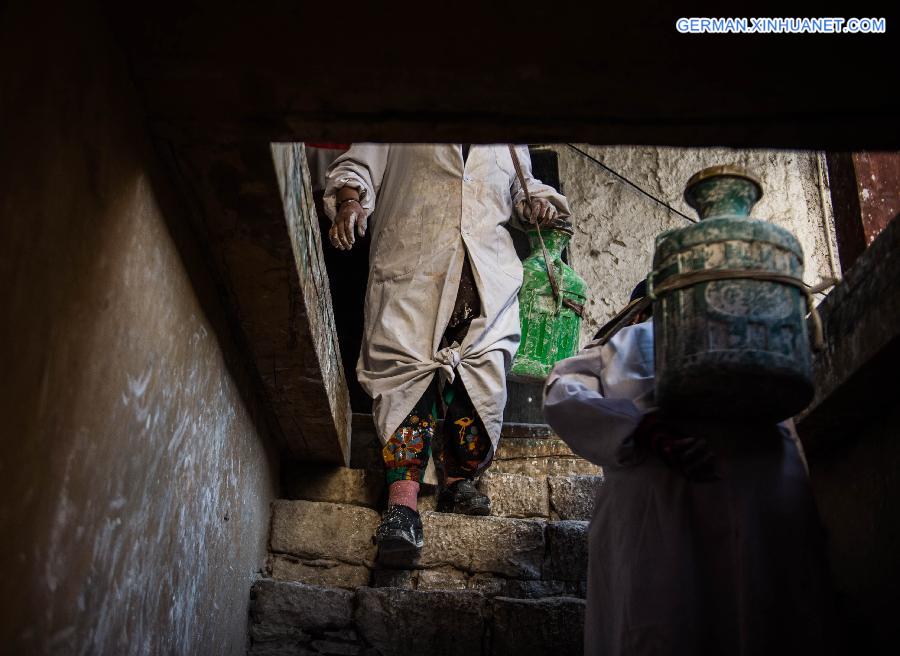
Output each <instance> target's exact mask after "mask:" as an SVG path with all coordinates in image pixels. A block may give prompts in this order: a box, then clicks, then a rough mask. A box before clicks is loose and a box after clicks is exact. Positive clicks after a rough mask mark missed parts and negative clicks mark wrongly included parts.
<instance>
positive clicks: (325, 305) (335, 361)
mask: <svg viewBox="0 0 900 656" xmlns="http://www.w3.org/2000/svg"><path fill="white" fill-rule="evenodd" d="M160 145H161V150H162V151H163V152H164V154H165V155H166V159H168V160H169V165H170V169H171V170H172V171H173V173H174V176H175V178H176V180H177V182H178V184H179V186H180V187H181V189H182V192H183V196H184V198H185V199H186V200H188V202H189V203H190V205H191V206H192V209H193V212H192V213H191V214H192V217H193V220H194V224H195V227H196V228H197V230H198V232H199V233H200V235H201V237H202V239H205V240H206V241H207V243H208V246H209V252H210V255H211V261H212V268H213V270H214V273H215V275H216V278H217V279H218V281H219V284H220V286H221V295H222V296H223V298H224V299H225V302H226V304H227V306H228V307H230V310H231V314H232V316H233V317H234V318H235V320H236V323H237V324H238V327H239V331H240V333H241V334H242V335H243V338H244V340H245V343H246V349H245V350H246V352H247V353H248V356H249V357H250V359H251V360H252V368H253V369H255V370H256V372H257V374H258V376H259V381H260V385H261V387H262V390H263V396H264V397H265V399H266V402H267V407H268V410H269V412H270V418H271V419H272V420H274V423H275V424H276V427H277V429H278V430H277V432H279V433H280V436H281V438H282V441H283V444H284V446H285V448H286V450H287V451H288V452H289V453H290V455H291V456H293V457H295V458H299V459H303V460H313V461H322V462H332V463H337V464H347V463H348V462H349V457H350V446H349V440H350V403H349V396H348V393H347V384H346V381H345V379H344V373H343V369H342V368H341V364H340V357H339V353H338V347H337V337H336V333H335V328H334V317H333V315H332V312H331V294H330V292H329V289H328V280H327V275H326V273H325V265H324V261H323V259H322V248H321V243H320V238H319V226H318V222H317V218H316V215H315V209H314V207H313V206H312V195H311V193H309V172H308V171H307V169H306V163H305V158H304V155H303V151H302V145H298V146H275V147H272V146H270V144H268V143H264V142H262V143H251V144H248V143H212V142H206V143H200V142H196V141H195V142H192V143H172V142H162V143H161V144H160Z"/></svg>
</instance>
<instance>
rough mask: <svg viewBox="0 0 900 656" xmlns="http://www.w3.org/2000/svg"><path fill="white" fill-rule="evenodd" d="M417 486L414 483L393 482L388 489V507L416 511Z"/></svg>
mask: <svg viewBox="0 0 900 656" xmlns="http://www.w3.org/2000/svg"><path fill="white" fill-rule="evenodd" d="M418 496H419V484H418V483H416V482H415V481H394V482H393V483H391V484H390V486H389V487H388V506H406V507H407V508H412V509H413V510H415V509H416V501H417V499H418Z"/></svg>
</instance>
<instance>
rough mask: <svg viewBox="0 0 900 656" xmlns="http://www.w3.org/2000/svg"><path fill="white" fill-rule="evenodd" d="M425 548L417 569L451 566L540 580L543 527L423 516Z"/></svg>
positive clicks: (517, 521)
mask: <svg viewBox="0 0 900 656" xmlns="http://www.w3.org/2000/svg"><path fill="white" fill-rule="evenodd" d="M422 523H423V527H424V530H425V547H424V548H423V549H422V553H421V555H420V557H419V561H418V566H419V567H421V568H425V569H430V568H434V567H443V566H446V565H449V566H451V567H455V568H456V569H460V570H464V571H466V572H470V573H474V572H487V573H493V574H500V575H501V576H508V577H511V578H523V579H539V578H540V577H541V561H542V560H543V556H544V527H543V523H542V522H540V521H538V520H527V519H508V518H505V517H467V516H464V515H451V514H445V513H432V512H429V513H425V514H424V515H423V516H422Z"/></svg>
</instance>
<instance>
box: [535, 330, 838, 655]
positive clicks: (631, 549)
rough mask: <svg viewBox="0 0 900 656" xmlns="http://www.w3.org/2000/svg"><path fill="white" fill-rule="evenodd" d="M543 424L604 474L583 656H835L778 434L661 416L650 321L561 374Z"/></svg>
mask: <svg viewBox="0 0 900 656" xmlns="http://www.w3.org/2000/svg"><path fill="white" fill-rule="evenodd" d="M601 332H602V331H601ZM544 412H545V415H546V418H547V421H548V423H549V424H550V426H552V427H553V429H554V430H555V432H556V433H557V434H558V435H559V436H560V437H561V438H562V439H563V440H565V441H566V442H567V443H568V445H569V446H570V447H571V448H572V450H573V451H574V452H575V453H576V454H578V455H580V456H582V457H584V458H586V459H588V460H590V461H591V462H593V463H596V464H598V465H601V466H602V467H603V471H604V475H605V478H604V482H603V484H602V485H601V486H600V488H599V489H598V491H597V493H596V497H595V509H594V514H593V518H592V520H591V523H590V527H589V540H588V549H589V565H588V590H587V610H586V615H585V635H584V640H585V654H588V655H591V656H601V655H602V656H625V655H628V656H634V655H650V654H652V655H672V656H675V655H683V654H692V655H701V654H709V655H712V654H729V655H731V654H782V653H784V654H823V653H832V648H833V645H834V643H833V641H832V639H831V637H830V636H831V634H832V628H833V623H832V618H833V605H832V604H833V598H832V593H831V588H830V584H829V576H828V572H827V566H826V562H825V551H824V530H823V528H822V526H821V523H820V520H819V517H818V514H817V510H816V507H815V503H814V501H813V497H812V494H811V490H810V485H809V481H808V477H807V472H806V470H805V467H804V463H803V461H802V460H801V455H800V452H799V450H798V448H797V444H796V442H795V440H794V439H793V438H792V437H791V435H790V434H789V433H788V431H787V430H786V429H785V427H784V426H781V425H764V424H758V425H751V424H743V425H742V424H739V423H736V422H735V423H724V422H721V421H718V422H713V421H702V420H693V419H690V418H687V419H679V420H675V419H672V418H669V417H666V416H664V415H663V414H662V413H661V412H660V411H659V409H658V408H657V407H656V405H655V401H654V349H653V326H652V321H651V320H646V321H643V322H641V323H637V324H636V325H631V326H628V327H626V328H624V329H622V330H621V331H620V332H618V333H617V334H615V335H614V336H613V337H612V339H610V340H609V341H608V343H606V344H601V343H600V342H599V341H598V340H595V341H594V342H592V343H590V344H588V346H587V347H585V348H584V350H582V351H581V352H580V353H578V354H577V355H576V356H574V357H572V358H569V359H566V360H562V361H560V362H559V363H557V365H556V366H555V368H554V369H553V371H552V373H551V375H550V377H549V378H548V380H547V382H546V386H545V391H544Z"/></svg>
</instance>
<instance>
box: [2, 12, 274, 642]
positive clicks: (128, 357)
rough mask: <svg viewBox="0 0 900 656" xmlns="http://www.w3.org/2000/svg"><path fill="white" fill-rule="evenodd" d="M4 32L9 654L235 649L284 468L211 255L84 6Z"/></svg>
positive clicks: (9, 21)
mask: <svg viewBox="0 0 900 656" xmlns="http://www.w3.org/2000/svg"><path fill="white" fill-rule="evenodd" d="M72 4H74V3H72ZM3 26H4V27H2V28H0V62H2V63H0V99H2V100H0V124H2V125H3V126H4V127H3V132H4V134H3V138H2V139H0V171H2V175H0V214H2V221H0V308H2V315H0V316H2V319H0V371H2V372H3V373H2V376H0V417H2V428H0V431H2V440H0V573H2V576H0V645H2V647H0V651H2V652H3V653H16V654H63V653H64V654H117V655H118V654H122V655H128V654H234V655H236V654H242V653H244V652H245V650H246V636H247V633H246V630H247V619H246V618H247V604H248V601H249V590H250V586H251V583H252V581H253V580H254V579H255V577H256V574H257V572H258V571H259V569H260V568H261V566H262V564H263V561H264V556H265V541H266V531H267V525H268V508H269V503H270V501H271V499H272V498H273V496H274V494H275V491H276V483H275V482H276V481H277V471H276V466H275V462H274V459H273V457H272V453H271V451H270V450H269V449H268V448H267V446H266V444H267V440H266V438H265V430H264V429H263V428H261V422H260V421H259V420H258V417H257V416H256V414H257V413H256V410H255V403H254V401H253V394H252V393H251V392H250V391H249V390H250V385H249V384H248V382H247V380H246V379H245V378H244V376H243V374H242V373H241V372H242V371H243V368H242V364H241V362H240V361H239V359H238V358H237V356H236V355H235V351H234V348H233V347H232V346H231V341H230V338H229V335H230V331H229V329H228V326H227V323H226V322H225V321H224V320H223V318H222V315H221V313H220V311H219V309H218V305H217V293H216V290H215V287H214V285H213V283H212V282H211V281H210V280H209V278H208V276H207V274H206V268H205V265H204V261H205V260H204V256H203V255H202V250H201V249H199V248H198V244H197V242H196V239H195V237H194V235H193V234H192V233H191V232H190V231H189V230H187V229H186V228H185V222H184V221H183V220H182V215H181V213H180V212H179V207H178V203H177V201H175V200H174V199H173V197H172V196H171V195H170V193H169V191H168V184H167V182H168V181H167V179H166V178H165V177H164V176H161V175H160V172H159V170H158V168H157V164H156V160H155V157H154V152H153V150H152V148H151V147H150V144H149V141H148V139H147V137H146V133H145V126H144V123H143V117H142V116H141V113H140V111H139V105H138V103H137V101H136V98H135V96H134V93H133V90H132V87H131V85H130V82H129V79H128V75H127V72H126V70H125V66H124V62H123V60H122V58H121V56H120V55H119V52H118V50H117V49H116V47H115V46H114V44H112V43H111V42H110V39H109V36H108V32H107V30H106V28H105V25H104V24H103V22H102V20H101V19H100V18H99V17H98V16H97V15H95V14H94V13H93V11H92V9H91V5H90V3H86V4H81V5H79V6H77V7H73V6H68V7H67V6H66V3H60V6H59V7H54V10H53V11H50V12H44V11H41V9H40V7H38V6H37V4H33V5H32V4H25V3H21V4H19V5H13V6H10V7H7V10H6V16H5V20H4V22H3Z"/></svg>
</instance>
